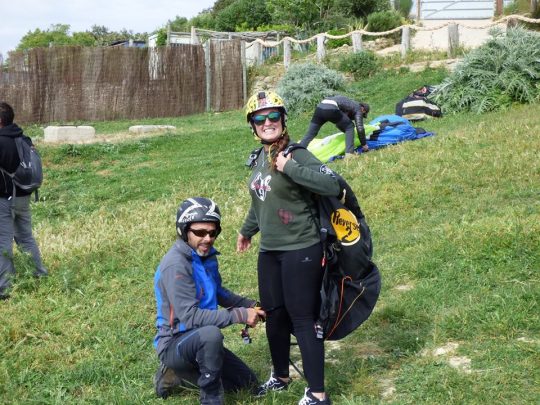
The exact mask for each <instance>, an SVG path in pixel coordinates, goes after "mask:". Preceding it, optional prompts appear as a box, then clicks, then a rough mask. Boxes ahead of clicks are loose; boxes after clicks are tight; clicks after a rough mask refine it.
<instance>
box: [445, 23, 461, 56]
mask: <svg viewBox="0 0 540 405" xmlns="http://www.w3.org/2000/svg"><path fill="white" fill-rule="evenodd" d="M458 47H459V31H458V26H457V24H456V23H450V24H448V52H447V54H448V57H449V58H454V57H455V56H456V52H457V48H458Z"/></svg>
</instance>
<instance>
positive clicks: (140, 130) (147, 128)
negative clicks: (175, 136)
mask: <svg viewBox="0 0 540 405" xmlns="http://www.w3.org/2000/svg"><path fill="white" fill-rule="evenodd" d="M174 130H176V127H175V126H174V125H133V126H132V127H129V132H131V133H132V134H146V133H151V132H167V131H174Z"/></svg>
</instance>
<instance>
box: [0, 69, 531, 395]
mask: <svg viewBox="0 0 540 405" xmlns="http://www.w3.org/2000/svg"><path fill="white" fill-rule="evenodd" d="M444 74H445V73H444V72H443V71H440V70H428V71H426V72H424V73H421V74H418V73H415V74H412V73H407V72H405V73H401V74H394V73H392V74H386V75H385V76H384V77H383V78H382V79H381V78H380V77H379V79H380V80H375V79H373V80H372V79H369V80H365V81H362V82H360V83H356V84H354V85H352V86H351V88H350V89H349V91H350V93H351V94H358V95H361V97H360V98H361V99H362V100H364V101H366V102H368V103H370V105H371V106H372V113H371V114H370V119H371V118H374V117H375V116H377V115H379V114H386V113H391V112H393V109H394V105H395V103H396V102H397V101H398V100H399V99H400V98H402V97H404V96H405V95H406V94H408V93H409V92H410V91H412V90H414V89H415V88H417V87H419V86H421V85H423V84H435V83H436V82H438V81H440V80H442V78H443V77H444ZM539 116H540V105H527V106H515V107H513V108H511V109H510V110H508V111H504V112H499V113H496V114H495V113H494V114H485V115H472V114H464V115H459V116H447V117H444V118H442V119H439V120H432V121H427V122H424V123H421V124H420V125H421V126H422V127H424V128H426V129H428V130H431V131H435V132H436V134H437V135H436V136H435V137H429V138H424V139H422V140H418V141H414V142H407V143H403V144H400V145H397V146H393V147H388V148H385V149H382V150H378V151H372V152H370V153H368V154H366V155H363V156H361V157H359V158H357V159H355V160H353V161H348V162H337V163H332V164H331V167H332V168H333V169H335V170H337V171H339V172H340V173H342V174H343V175H344V176H345V177H346V178H347V179H348V180H349V182H350V183H351V185H352V186H353V188H354V189H355V190H356V193H357V195H358V197H359V199H360V201H361V204H362V208H363V210H364V212H365V214H366V216H367V219H368V222H369V224H370V226H371V228H372V232H373V238H374V246H375V257H374V260H375V262H376V263H377V264H378V265H379V268H380V269H381V272H382V275H383V289H382V293H381V297H380V300H379V302H378V304H377V307H376V310H375V312H374V313H373V315H372V316H371V318H370V319H369V320H368V321H367V322H366V323H365V324H364V325H362V326H361V327H360V328H359V329H358V330H357V331H356V332H355V333H354V334H352V335H351V336H349V337H347V338H346V339H344V340H342V341H340V342H339V347H338V348H334V347H333V346H328V347H327V359H328V363H327V366H326V380H327V387H328V391H329V392H330V394H331V395H332V398H333V401H334V403H335V404H336V405H340V404H360V403H363V404H364V403H365V404H379V403H395V404H419V403H420V404H464V403H467V404H485V403H492V404H509V403H510V404H529V403H535V402H536V401H537V400H538V397H539V395H540V392H539V389H538V387H539V386H540V384H539V382H540V367H539V363H538V359H539V354H540V340H539V339H540V338H539V326H540V319H539V315H538V314H539V312H540V311H539V308H538V302H539V299H540V297H539V288H538V287H539V286H538V281H539V280H538V270H539V268H540V257H539V256H540V243H539V242H540V237H539V235H540V213H539V196H540V161H539V159H538V156H540V142H539V139H538V136H539V135H538V134H539V133H540V122H539V120H538V118H537V117H539ZM309 118H310V117H309V114H306V115H303V116H300V117H297V118H295V119H294V121H293V120H292V119H291V120H290V123H289V126H290V129H291V132H292V133H293V134H294V136H293V137H294V138H295V139H299V138H300V137H301V136H302V135H303V132H304V131H305V128H306V127H307V124H308V122H309ZM145 122H146V121H145ZM147 122H148V123H150V122H155V123H167V124H173V125H176V126H177V128H178V129H177V131H175V132H173V133H171V134H168V135H164V136H159V137H153V138H148V139H144V140H134V141H126V142H123V143H114V144H112V143H107V144H96V145H85V146H74V145H65V146H48V145H45V144H40V145H39V146H40V150H41V151H42V155H43V159H44V164H45V183H44V185H43V187H42V189H41V191H40V195H41V198H42V201H41V202H39V203H37V204H34V205H33V214H34V228H35V235H36V237H37V238H38V241H39V243H40V245H41V246H42V252H43V256H44V261H45V263H46V265H47V266H48V268H49V270H50V273H51V275H50V277H49V279H47V280H40V281H36V280H34V279H33V278H32V277H31V272H32V269H31V266H30V262H29V259H28V257H26V256H24V255H22V254H20V253H18V254H17V255H16V258H15V260H16V266H17V269H18V274H17V278H16V280H15V283H14V288H13V291H12V298H11V299H10V300H9V301H7V302H2V303H0V319H1V323H0V381H1V384H0V403H10V404H28V403H40V404H60V403H62V404H64V403H77V404H79V403H88V404H90V403H91V404H96V403H114V404H117V403H118V404H133V403H140V404H143V403H144V404H152V403H155V404H159V403H162V401H161V400H158V399H156V398H155V396H154V393H153V387H152V376H153V374H154V371H155V370H156V367H157V358H156V355H155V353H154V350H153V347H152V339H153V336H154V311H155V309H154V297H153V286H152V278H153V273H154V270H155V267H156V265H157V263H158V262H159V260H160V258H161V257H162V255H163V254H164V253H165V252H166V250H167V249H168V248H169V246H170V245H171V243H172V242H173V240H174V237H175V233H174V225H173V223H174V216H175V210H176V207H177V205H178V203H179V202H180V201H182V200H183V199H184V198H186V197H189V196H192V195H204V196H209V197H212V198H214V199H215V200H216V201H217V202H218V204H219V205H220V208H221V210H222V213H223V216H224V223H223V233H222V235H221V236H220V238H219V239H218V241H217V243H216V246H217V248H218V249H219V250H220V251H221V252H222V255H221V257H220V261H221V267H222V273H223V278H224V282H225V284H226V285H228V286H230V287H231V288H232V289H234V290H236V291H238V292H240V293H243V294H246V295H250V296H253V297H255V296H256V294H257V286H256V246H254V248H252V250H251V251H250V252H249V253H247V254H243V255H239V254H237V253H235V251H234V249H235V241H236V230H237V229H238V228H239V227H240V225H241V223H242V220H243V217H244V215H245V213H246V210H247V207H248V193H247V189H246V185H245V181H246V178H247V176H248V171H247V169H246V168H245V167H244V162H245V159H246V157H247V155H248V154H249V152H250V151H251V150H252V149H253V148H254V147H256V146H257V143H256V142H254V141H253V138H252V136H251V134H250V131H249V129H248V128H247V126H246V124H245V121H244V117H243V114H242V112H240V111H233V112H227V113H222V114H201V115H196V116H191V117H184V118H171V119H160V120H148V121H147ZM137 123H140V122H137ZM132 124H134V122H128V121H124V122H111V123H107V122H102V123H95V126H96V128H97V130H98V133H114V132H117V131H126V130H127V127H129V125H132ZM323 131H326V134H328V133H333V132H335V128H333V127H331V126H330V125H326V126H325V127H323ZM29 132H30V133H32V135H38V134H39V128H37V127H33V128H30V129H29ZM225 334H226V345H227V346H228V347H229V348H231V349H232V350H234V351H235V352H237V353H239V355H240V356H241V357H243V358H244V359H246V360H247V362H248V363H249V364H250V365H251V366H252V367H253V368H254V370H255V371H256V373H257V375H258V376H259V377H260V378H261V379H264V378H266V377H267V375H268V373H269V370H270V358H269V353H268V347H267V343H266V338H265V336H264V330H263V329H261V328H259V329H256V330H254V331H253V344H251V345H244V344H242V341H241V339H240V336H239V334H240V327H239V326H232V327H230V328H227V329H225ZM448 344H454V346H451V347H452V349H451V350H449V352H448V353H446V354H436V353H435V352H434V350H435V349H437V348H441V347H444V346H446V345H448ZM293 358H294V359H298V354H297V353H296V352H295V353H294V355H293ZM467 359H468V361H469V362H470V363H466V362H465V366H464V367H462V368H455V367H453V366H452V365H451V362H453V361H458V360H465V361H467ZM467 364H468V365H467ZM304 386H305V382H304V381H302V380H301V379H300V378H297V379H296V380H295V381H294V383H293V385H292V386H291V390H290V391H289V392H286V393H282V394H279V395H275V396H274V397H268V398H265V399H262V400H259V401H255V400H252V399H250V398H249V396H248V395H247V393H245V392H244V393H239V394H234V395H228V396H227V403H231V404H274V403H275V404H285V403H296V402H295V401H298V399H299V398H300V397H301V394H302V392H303V388H304ZM197 398H198V396H197V393H194V392H191V393H186V394H185V395H183V396H180V397H178V398H176V399H174V400H169V402H171V403H185V404H194V403H197Z"/></svg>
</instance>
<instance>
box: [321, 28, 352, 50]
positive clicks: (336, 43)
mask: <svg viewBox="0 0 540 405" xmlns="http://www.w3.org/2000/svg"><path fill="white" fill-rule="evenodd" d="M348 32H349V31H348V30H344V29H340V30H330V31H328V32H327V33H328V34H330V35H344V34H347V33H348ZM343 45H349V46H351V45H352V40H351V37H350V36H348V37H347V38H342V39H329V40H328V42H327V43H326V47H327V48H328V49H336V48H339V47H341V46H343Z"/></svg>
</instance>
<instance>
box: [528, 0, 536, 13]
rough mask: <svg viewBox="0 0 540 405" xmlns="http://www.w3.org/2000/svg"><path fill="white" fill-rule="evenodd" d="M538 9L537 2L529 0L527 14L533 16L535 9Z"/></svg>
mask: <svg viewBox="0 0 540 405" xmlns="http://www.w3.org/2000/svg"><path fill="white" fill-rule="evenodd" d="M537 8H538V0H531V5H530V7H529V12H530V13H531V14H532V15H534V13H536V9H537Z"/></svg>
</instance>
